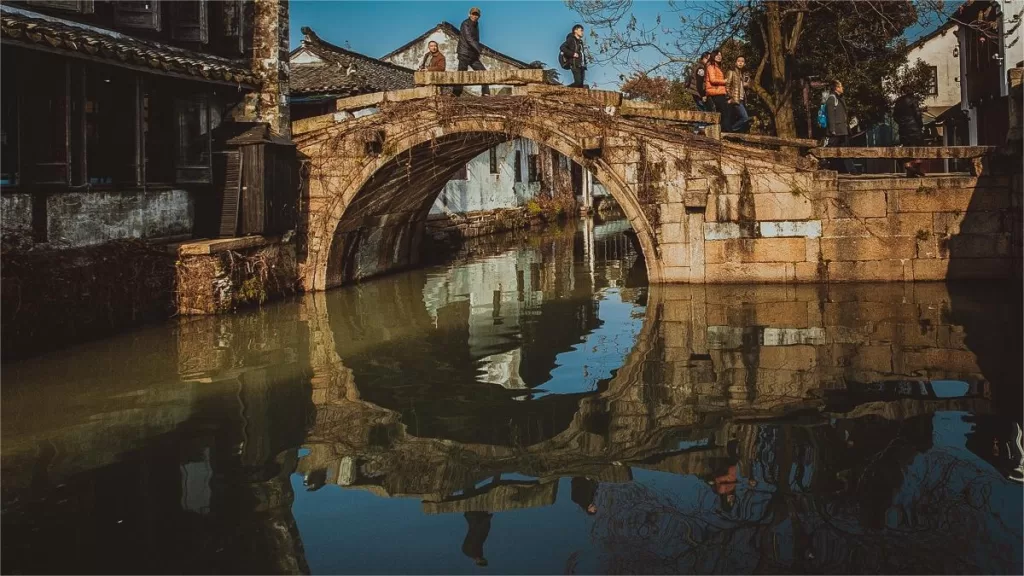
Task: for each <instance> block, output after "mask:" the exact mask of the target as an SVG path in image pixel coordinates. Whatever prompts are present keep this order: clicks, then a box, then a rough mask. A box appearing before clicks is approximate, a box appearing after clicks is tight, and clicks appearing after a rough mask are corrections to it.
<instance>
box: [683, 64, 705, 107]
mask: <svg viewBox="0 0 1024 576" xmlns="http://www.w3.org/2000/svg"><path fill="white" fill-rule="evenodd" d="M686 91H687V92H689V93H690V94H693V95H694V96H697V97H698V98H703V97H704V65H703V64H701V63H699V62H698V63H697V64H694V65H693V68H691V69H690V78H689V79H688V80H687V81H686Z"/></svg>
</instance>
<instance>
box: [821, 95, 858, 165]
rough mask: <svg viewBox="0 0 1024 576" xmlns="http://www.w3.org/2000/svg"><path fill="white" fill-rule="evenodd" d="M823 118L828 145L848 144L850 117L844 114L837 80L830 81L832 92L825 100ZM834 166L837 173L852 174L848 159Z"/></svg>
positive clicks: (844, 105)
mask: <svg viewBox="0 0 1024 576" xmlns="http://www.w3.org/2000/svg"><path fill="white" fill-rule="evenodd" d="M825 118H826V119H827V122H826V128H827V130H828V145H829V146H830V147H831V146H835V147H840V146H847V145H848V144H849V143H850V124H849V122H850V117H849V114H847V112H846V100H845V99H843V83H842V82H840V81H839V80H833V81H832V92H831V93H830V94H829V95H828V97H827V98H825ZM835 166H836V171H838V172H842V173H845V174H850V173H852V172H853V161H852V160H850V159H849V158H843V159H842V160H840V161H838V162H836V165H835Z"/></svg>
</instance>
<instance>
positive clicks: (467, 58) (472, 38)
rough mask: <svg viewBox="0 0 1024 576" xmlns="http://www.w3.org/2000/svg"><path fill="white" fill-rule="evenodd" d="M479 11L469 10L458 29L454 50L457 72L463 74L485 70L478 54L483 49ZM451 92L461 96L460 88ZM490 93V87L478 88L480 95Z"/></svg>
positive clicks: (477, 9)
mask: <svg viewBox="0 0 1024 576" xmlns="http://www.w3.org/2000/svg"><path fill="white" fill-rule="evenodd" d="M479 22H480V9H479V8H476V7H473V8H470V9H469V18H466V19H465V20H463V21H462V26H460V27H459V47H458V49H457V50H456V52H455V53H456V55H457V56H458V58H459V72H464V71H466V70H469V69H470V68H472V69H473V70H486V68H484V65H483V63H481V62H480V53H481V52H483V48H481V47H480V24H479ZM452 92H453V93H454V94H455V95H456V96H461V95H462V86H455V88H454V89H453V90H452ZM490 93H491V90H490V87H489V86H487V85H486V84H484V85H483V86H481V87H480V94H483V95H485V96H486V95H488V94H490Z"/></svg>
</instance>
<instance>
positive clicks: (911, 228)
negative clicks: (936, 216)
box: [821, 213, 932, 238]
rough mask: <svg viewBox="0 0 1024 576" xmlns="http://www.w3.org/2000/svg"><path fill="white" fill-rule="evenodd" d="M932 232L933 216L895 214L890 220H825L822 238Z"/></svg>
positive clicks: (884, 236)
mask: <svg viewBox="0 0 1024 576" xmlns="http://www.w3.org/2000/svg"><path fill="white" fill-rule="evenodd" d="M931 231H932V215H931V214H928V213H908V214H895V215H893V216H890V217H888V218H837V219H829V220H825V221H824V222H823V225H822V231H821V232H822V236H824V237H826V238H833V237H836V238H845V237H876V238H889V237H893V236H911V237H913V236H917V235H918V233H920V232H931Z"/></svg>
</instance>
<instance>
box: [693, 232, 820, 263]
mask: <svg viewBox="0 0 1024 576" xmlns="http://www.w3.org/2000/svg"><path fill="white" fill-rule="evenodd" d="M704 250H705V252H704V254H705V256H704V257H705V259H706V261H707V262H708V263H709V264H719V263H724V262H802V261H803V259H804V257H805V254H806V246H805V244H804V239H803V238H749V239H748V238H741V239H738V240H713V241H708V242H705V245H704Z"/></svg>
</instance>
